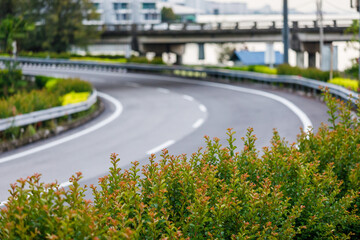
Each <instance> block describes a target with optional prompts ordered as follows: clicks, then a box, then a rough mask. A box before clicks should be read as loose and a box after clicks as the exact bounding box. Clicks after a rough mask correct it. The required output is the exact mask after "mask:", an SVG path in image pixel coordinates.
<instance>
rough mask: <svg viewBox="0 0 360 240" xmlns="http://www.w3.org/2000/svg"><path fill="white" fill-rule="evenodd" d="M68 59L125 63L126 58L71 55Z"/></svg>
mask: <svg viewBox="0 0 360 240" xmlns="http://www.w3.org/2000/svg"><path fill="white" fill-rule="evenodd" d="M70 60H76V61H98V62H111V63H127V59H126V58H105V57H97V56H89V57H87V56H86V57H83V56H81V57H71V58H70Z"/></svg>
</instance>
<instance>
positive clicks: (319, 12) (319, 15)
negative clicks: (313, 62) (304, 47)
mask: <svg viewBox="0 0 360 240" xmlns="http://www.w3.org/2000/svg"><path fill="white" fill-rule="evenodd" d="M359 1H360V0H359ZM322 5H323V4H322V0H317V2H316V6H317V20H318V22H319V29H320V68H321V67H322V65H323V59H322V58H323V50H324V25H323V11H322Z"/></svg>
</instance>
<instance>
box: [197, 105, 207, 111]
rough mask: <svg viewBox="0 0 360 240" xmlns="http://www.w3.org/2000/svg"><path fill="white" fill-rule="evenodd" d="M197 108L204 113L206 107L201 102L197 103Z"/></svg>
mask: <svg viewBox="0 0 360 240" xmlns="http://www.w3.org/2000/svg"><path fill="white" fill-rule="evenodd" d="M199 109H200V111H202V112H204V113H206V112H207V109H206V107H205V106H204V105H203V104H200V105H199Z"/></svg>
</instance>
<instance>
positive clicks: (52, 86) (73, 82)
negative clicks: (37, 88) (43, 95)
mask: <svg viewBox="0 0 360 240" xmlns="http://www.w3.org/2000/svg"><path fill="white" fill-rule="evenodd" d="M45 87H47V89H48V90H49V91H50V92H52V93H55V94H57V95H58V96H64V95H65V94H67V93H71V92H78V93H79V92H92V89H93V87H92V85H91V83H89V82H85V81H82V80H80V79H77V78H69V79H54V78H51V79H48V82H47V84H46V85H45Z"/></svg>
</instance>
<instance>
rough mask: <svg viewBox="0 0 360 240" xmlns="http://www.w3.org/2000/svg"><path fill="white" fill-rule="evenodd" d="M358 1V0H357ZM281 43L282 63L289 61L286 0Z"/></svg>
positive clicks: (284, 0) (285, 1)
mask: <svg viewBox="0 0 360 240" xmlns="http://www.w3.org/2000/svg"><path fill="white" fill-rule="evenodd" d="M359 1H360V0H359ZM283 20H284V26H283V43H284V63H285V64H288V63H289V23H288V0H283Z"/></svg>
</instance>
